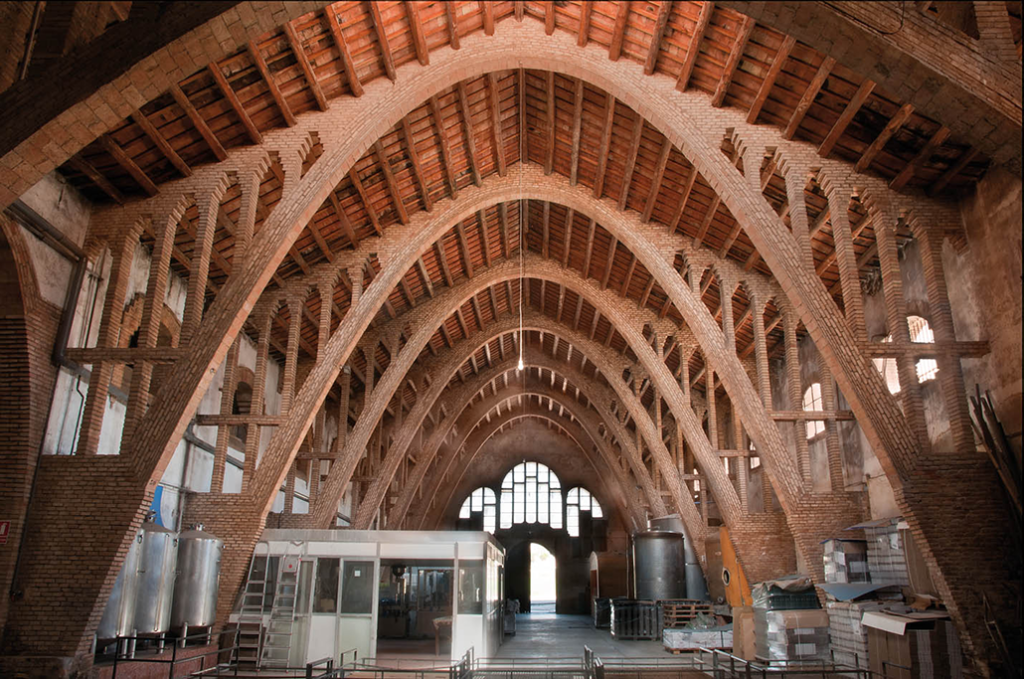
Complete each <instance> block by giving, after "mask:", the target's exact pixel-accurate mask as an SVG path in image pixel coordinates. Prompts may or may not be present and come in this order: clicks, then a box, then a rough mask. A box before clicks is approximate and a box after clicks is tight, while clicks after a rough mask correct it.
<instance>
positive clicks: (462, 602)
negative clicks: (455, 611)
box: [459, 561, 484, 615]
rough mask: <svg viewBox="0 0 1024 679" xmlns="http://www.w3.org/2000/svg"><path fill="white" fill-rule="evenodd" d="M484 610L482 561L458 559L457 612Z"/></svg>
mask: <svg viewBox="0 0 1024 679" xmlns="http://www.w3.org/2000/svg"><path fill="white" fill-rule="evenodd" d="M483 612H484V562H483V561H459V614H460V615H463V614H468V615H474V614H475V615H480V614H482V613H483Z"/></svg>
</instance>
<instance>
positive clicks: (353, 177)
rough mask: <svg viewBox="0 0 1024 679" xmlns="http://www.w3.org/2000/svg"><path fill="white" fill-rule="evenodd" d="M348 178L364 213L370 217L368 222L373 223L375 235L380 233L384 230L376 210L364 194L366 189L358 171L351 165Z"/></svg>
mask: <svg viewBox="0 0 1024 679" xmlns="http://www.w3.org/2000/svg"><path fill="white" fill-rule="evenodd" d="M348 178H349V180H350V181H351V182H352V187H353V188H354V189H355V190H356V193H358V194H359V199H360V200H361V201H363V205H364V206H365V207H366V214H367V215H368V216H369V217H370V224H372V225H373V230H374V231H376V232H377V235H378V236H379V235H381V234H383V233H384V231H383V230H382V229H381V228H380V221H379V220H378V219H377V211H376V210H374V209H373V203H371V202H370V199H369V197H368V196H367V195H366V189H365V188H363V182H362V180H360V179H359V171H358V170H357V169H356V168H355V166H353V167H352V169H351V170H349V172H348Z"/></svg>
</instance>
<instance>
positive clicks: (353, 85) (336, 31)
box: [325, 5, 363, 97]
mask: <svg viewBox="0 0 1024 679" xmlns="http://www.w3.org/2000/svg"><path fill="white" fill-rule="evenodd" d="M325 16H326V17H327V27H328V28H329V29H330V31H331V37H332V38H333V39H334V46H335V47H337V48H338V53H339V54H340V55H341V63H342V66H343V67H344V70H345V79H346V80H347V81H348V87H349V89H350V90H352V96H354V97H359V96H362V94H363V84H362V83H361V82H359V74H357V73H356V65H355V62H354V61H352V54H351V53H350V52H349V51H348V42H347V41H346V40H345V34H344V33H343V32H342V30H341V23H340V22H339V21H338V15H337V14H335V12H334V5H328V6H327V10H326V12H325Z"/></svg>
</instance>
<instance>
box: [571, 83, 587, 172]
mask: <svg viewBox="0 0 1024 679" xmlns="http://www.w3.org/2000/svg"><path fill="white" fill-rule="evenodd" d="M583 94H584V93H583V79H582V78H581V79H579V80H577V81H576V90H575V92H574V94H573V112H572V154H571V157H570V161H569V183H570V184H571V185H572V186H576V180H577V177H578V176H579V168H580V135H581V133H582V129H583Z"/></svg>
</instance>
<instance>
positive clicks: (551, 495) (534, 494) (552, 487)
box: [501, 462, 562, 528]
mask: <svg viewBox="0 0 1024 679" xmlns="http://www.w3.org/2000/svg"><path fill="white" fill-rule="evenodd" d="M515 523H546V524H550V525H551V527H552V528H561V527H562V484H561V482H560V481H559V480H558V477H557V476H555V474H554V472H552V471H551V470H550V469H548V468H547V467H546V466H544V465H542V464H540V463H539V462H523V463H521V464H518V465H516V466H515V467H513V468H512V469H511V470H510V471H509V473H508V474H506V475H505V479H504V480H503V481H502V482H501V527H502V528H511V527H512V524H515Z"/></svg>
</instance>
